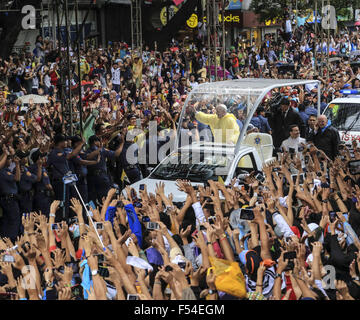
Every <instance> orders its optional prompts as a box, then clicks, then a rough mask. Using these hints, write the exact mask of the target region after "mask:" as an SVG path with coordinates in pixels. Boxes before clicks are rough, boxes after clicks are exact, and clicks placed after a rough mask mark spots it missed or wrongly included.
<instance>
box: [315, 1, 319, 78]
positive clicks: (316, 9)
mask: <svg viewBox="0 0 360 320" xmlns="http://www.w3.org/2000/svg"><path fill="white" fill-rule="evenodd" d="M314 15H315V37H314V38H315V39H317V26H318V23H317V16H318V0H315V13H314ZM314 58H315V72H317V70H318V63H317V52H316V41H315V40H314Z"/></svg>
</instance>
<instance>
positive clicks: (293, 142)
mask: <svg viewBox="0 0 360 320" xmlns="http://www.w3.org/2000/svg"><path fill="white" fill-rule="evenodd" d="M301 143H303V144H306V140H305V139H304V138H300V137H297V138H296V139H293V138H291V137H289V138H287V139H286V140H284V141H283V142H282V144H281V146H280V147H281V148H284V149H285V150H286V151H289V148H294V149H295V152H296V153H297V152H298V148H299V147H301Z"/></svg>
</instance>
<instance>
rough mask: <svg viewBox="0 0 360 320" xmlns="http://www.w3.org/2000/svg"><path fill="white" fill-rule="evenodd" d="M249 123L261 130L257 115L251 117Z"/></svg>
mask: <svg viewBox="0 0 360 320" xmlns="http://www.w3.org/2000/svg"><path fill="white" fill-rule="evenodd" d="M250 123H251V124H252V125H253V126H255V127H256V128H258V129H259V130H261V121H260V119H259V117H252V119H251V121H250Z"/></svg>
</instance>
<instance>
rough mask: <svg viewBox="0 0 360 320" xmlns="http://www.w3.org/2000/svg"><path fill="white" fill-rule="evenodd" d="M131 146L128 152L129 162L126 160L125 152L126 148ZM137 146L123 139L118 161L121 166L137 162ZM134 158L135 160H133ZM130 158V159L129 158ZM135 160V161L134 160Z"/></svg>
mask: <svg viewBox="0 0 360 320" xmlns="http://www.w3.org/2000/svg"><path fill="white" fill-rule="evenodd" d="M130 147H131V149H132V151H131V152H129V155H130V157H131V163H130V162H129V161H128V159H127V157H126V154H127V150H128V149H129V148H130ZM137 157H138V146H137V144H136V143H132V142H129V141H125V143H124V147H123V149H122V151H121V154H120V157H119V160H120V163H121V165H122V166H123V167H127V166H129V165H133V164H137V163H138V159H137ZM135 159H136V160H135ZM129 160H130V159H129ZM134 160H135V161H134Z"/></svg>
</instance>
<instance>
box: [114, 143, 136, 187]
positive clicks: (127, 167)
mask: <svg viewBox="0 0 360 320" xmlns="http://www.w3.org/2000/svg"><path fill="white" fill-rule="evenodd" d="M130 148H131V151H129V154H127V153H128V149H130ZM138 151H139V147H138V145H137V143H135V142H134V140H131V141H128V140H127V139H126V141H125V143H124V147H123V148H122V152H121V154H120V158H119V160H120V168H122V169H123V170H124V171H125V174H126V176H127V177H128V179H129V181H130V183H131V184H133V183H135V182H137V181H139V180H141V179H142V174H141V170H140V167H139V163H138ZM128 157H131V158H128Z"/></svg>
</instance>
